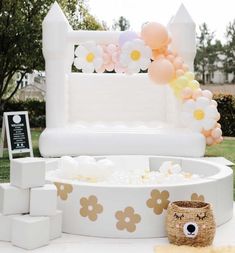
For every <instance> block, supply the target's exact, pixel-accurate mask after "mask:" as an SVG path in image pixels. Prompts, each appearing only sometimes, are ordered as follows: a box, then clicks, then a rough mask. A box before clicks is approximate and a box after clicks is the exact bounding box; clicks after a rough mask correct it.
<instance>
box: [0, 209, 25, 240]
mask: <svg viewBox="0 0 235 253" xmlns="http://www.w3.org/2000/svg"><path fill="white" fill-rule="evenodd" d="M20 216H21V215H20V214H13V215H3V214H1V213H0V241H6V242H10V241H11V227H12V219H13V218H15V217H20Z"/></svg>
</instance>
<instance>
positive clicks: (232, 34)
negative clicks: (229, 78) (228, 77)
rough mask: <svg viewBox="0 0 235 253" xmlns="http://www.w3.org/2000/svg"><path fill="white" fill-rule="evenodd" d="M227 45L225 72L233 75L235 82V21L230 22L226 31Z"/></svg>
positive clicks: (225, 50) (225, 49)
mask: <svg viewBox="0 0 235 253" xmlns="http://www.w3.org/2000/svg"><path fill="white" fill-rule="evenodd" d="M225 36H226V39H227V41H226V44H225V46H224V54H225V59H224V62H223V63H224V71H225V73H226V74H229V73H233V76H234V78H233V82H234V81H235V19H234V20H233V22H230V23H229V24H228V26H227V29H226V33H225Z"/></svg>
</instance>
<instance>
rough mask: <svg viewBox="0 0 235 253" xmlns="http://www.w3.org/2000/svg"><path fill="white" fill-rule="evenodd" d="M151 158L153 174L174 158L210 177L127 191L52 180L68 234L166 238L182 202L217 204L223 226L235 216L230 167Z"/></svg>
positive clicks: (118, 187) (215, 205) (130, 188)
mask: <svg viewBox="0 0 235 253" xmlns="http://www.w3.org/2000/svg"><path fill="white" fill-rule="evenodd" d="M106 157H107V158H108V156H106ZM149 160H150V168H151V170H157V169H159V167H160V165H161V164H162V162H164V161H169V160H171V161H173V162H174V163H178V164H180V165H181V166H182V168H183V170H184V171H188V172H191V173H196V174H201V175H204V176H205V178H204V179H203V180H202V181H200V182H194V183H188V184H184V185H158V186H157V185H154V186H123V187H122V186H105V185H98V184H91V183H90V184H88V183H87V184H84V183H83V184H80V183H79V182H73V183H72V184H71V181H69V180H61V179H56V178H47V179H48V180H49V181H51V182H53V183H55V185H56V186H57V188H58V205H59V209H61V210H62V211H63V232H66V233H71V234H79V235H89V236H98V237H114V238H148V237H163V236H166V230H165V215H166V209H167V206H168V204H169V203H170V202H172V201H176V200H200V201H205V202H209V203H211V204H212V206H213V209H214V212H215V217H216V224H217V226H219V225H221V224H223V223H225V222H227V221H228V220H229V219H230V218H231V217H232V213H233V172H232V170H231V169H230V168H229V167H226V166H222V165H217V164H215V163H211V162H207V161H199V160H196V159H188V158H175V157H157V156H153V157H149ZM201 229H202V228H201ZM205 229H206V228H205Z"/></svg>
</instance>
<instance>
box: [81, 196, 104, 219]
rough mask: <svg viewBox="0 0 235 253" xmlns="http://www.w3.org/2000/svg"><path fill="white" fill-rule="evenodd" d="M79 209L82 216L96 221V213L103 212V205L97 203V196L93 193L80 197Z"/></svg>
mask: <svg viewBox="0 0 235 253" xmlns="http://www.w3.org/2000/svg"><path fill="white" fill-rule="evenodd" d="M80 204H81V209H80V214H81V216H82V217H88V219H89V220H91V221H96V220H97V217H98V214H100V213H102V212H103V206H102V205H101V204H98V200H97V197H96V196H94V195H91V196H89V197H88V198H85V197H84V198H81V199H80Z"/></svg>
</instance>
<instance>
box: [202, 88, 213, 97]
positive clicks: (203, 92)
mask: <svg viewBox="0 0 235 253" xmlns="http://www.w3.org/2000/svg"><path fill="white" fill-rule="evenodd" d="M202 96H203V97H206V98H208V99H212V97H213V94H212V93H211V92H210V91H209V90H203V91H202Z"/></svg>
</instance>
